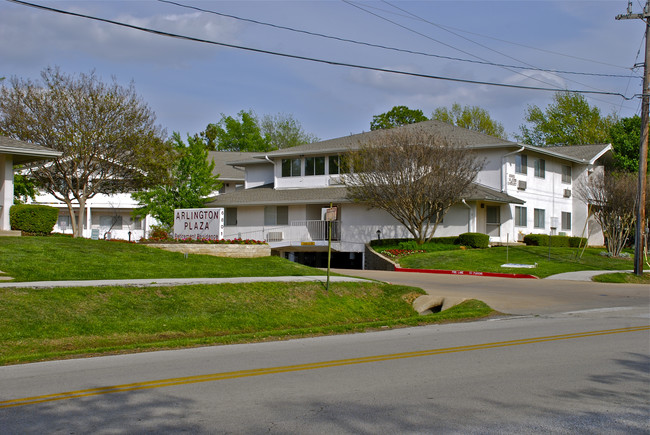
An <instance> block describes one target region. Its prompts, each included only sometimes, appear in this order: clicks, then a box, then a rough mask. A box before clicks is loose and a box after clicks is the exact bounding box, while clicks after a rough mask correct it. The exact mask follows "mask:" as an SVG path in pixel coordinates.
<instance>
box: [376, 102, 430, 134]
mask: <svg viewBox="0 0 650 435" xmlns="http://www.w3.org/2000/svg"><path fill="white" fill-rule="evenodd" d="M427 119H428V118H427V117H426V116H424V113H422V111H421V110H419V109H409V108H408V107H406V106H395V107H393V108H392V109H390V110H389V111H388V112H386V113H382V114H380V115H375V116H373V117H372V122H370V130H382V129H389V128H393V127H399V126H400V125H406V124H415V123H416V122H422V121H427Z"/></svg>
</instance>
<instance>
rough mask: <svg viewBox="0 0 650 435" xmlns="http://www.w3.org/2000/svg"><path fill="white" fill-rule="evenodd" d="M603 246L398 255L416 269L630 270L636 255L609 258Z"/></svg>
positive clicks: (538, 272) (542, 274)
mask: <svg viewBox="0 0 650 435" xmlns="http://www.w3.org/2000/svg"><path fill="white" fill-rule="evenodd" d="M604 251H605V250H604V249H603V248H587V249H586V250H585V252H584V254H583V255H582V257H581V258H577V254H579V251H578V249H577V248H556V247H552V248H551V250H550V259H549V249H548V247H547V246H510V247H508V248H506V247H504V246H498V247H493V248H487V249H467V250H448V251H435V252H426V253H419V254H412V255H407V256H404V257H398V259H397V261H398V262H399V264H400V266H401V267H404V268H413V269H444V270H468V271H477V272H503V273H527V274H531V275H535V276H538V277H540V278H544V277H547V276H550V275H554V274H557V273H562V272H573V271H576V270H628V269H633V268H634V263H633V259H632V258H626V259H625V258H608V257H606V256H603V255H601V253H602V252H604ZM506 263H518V264H535V263H537V267H535V268H533V269H526V268H507V267H501V265H502V264H506Z"/></svg>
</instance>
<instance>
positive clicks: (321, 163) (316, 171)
mask: <svg viewBox="0 0 650 435" xmlns="http://www.w3.org/2000/svg"><path fill="white" fill-rule="evenodd" d="M307 175H325V157H305V176H307Z"/></svg>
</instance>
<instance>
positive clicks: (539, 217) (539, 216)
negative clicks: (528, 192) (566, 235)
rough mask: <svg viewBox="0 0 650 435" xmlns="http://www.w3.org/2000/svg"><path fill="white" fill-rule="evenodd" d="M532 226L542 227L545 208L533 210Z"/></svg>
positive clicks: (544, 219)
mask: <svg viewBox="0 0 650 435" xmlns="http://www.w3.org/2000/svg"><path fill="white" fill-rule="evenodd" d="M533 219H534V221H535V222H534V226H535V228H544V223H545V221H546V210H542V209H541V208H536V209H535V212H534V216H533Z"/></svg>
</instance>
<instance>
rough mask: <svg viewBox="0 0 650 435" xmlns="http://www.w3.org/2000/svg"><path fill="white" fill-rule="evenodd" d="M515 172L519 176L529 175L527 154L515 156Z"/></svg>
mask: <svg viewBox="0 0 650 435" xmlns="http://www.w3.org/2000/svg"><path fill="white" fill-rule="evenodd" d="M515 172H516V173H517V174H527V173H528V156H527V155H526V154H517V155H516V156H515Z"/></svg>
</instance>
